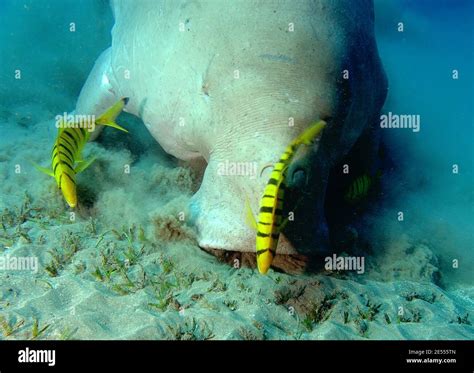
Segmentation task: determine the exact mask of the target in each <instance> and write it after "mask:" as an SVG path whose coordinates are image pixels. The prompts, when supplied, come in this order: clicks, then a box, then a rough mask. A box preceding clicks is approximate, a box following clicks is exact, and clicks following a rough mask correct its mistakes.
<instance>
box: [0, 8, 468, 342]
mask: <svg viewBox="0 0 474 373" xmlns="http://www.w3.org/2000/svg"><path fill="white" fill-rule="evenodd" d="M130 1H131V0H130ZM249 1H250V0H249ZM137 3H138V2H137ZM354 3H356V2H354ZM375 14H376V23H375V31H376V38H377V42H378V49H379V53H380V57H381V60H382V63H383V66H384V68H385V72H386V75H387V78H388V82H389V91H388V96H387V99H386V102H385V104H384V106H383V108H382V112H381V115H389V113H391V115H395V116H396V115H406V116H410V117H413V121H414V122H413V123H418V124H417V126H418V127H416V128H415V127H413V128H381V129H380V135H381V148H380V151H379V152H378V154H379V159H378V160H377V162H376V168H377V170H376V171H378V173H379V175H380V176H378V177H377V176H375V174H374V173H375V170H372V175H371V176H370V177H371V180H372V182H373V186H372V189H371V190H370V193H369V195H368V196H367V197H366V198H364V200H363V201H358V202H357V203H356V204H355V205H351V204H349V205H348V204H347V203H345V202H343V196H342V194H341V193H344V190H345V189H344V190H341V191H338V192H337V193H336V192H334V195H332V194H331V193H328V199H331V198H333V199H334V200H335V201H330V202H328V204H327V205H326V209H327V210H326V214H327V216H328V219H329V223H330V225H329V229H330V234H331V242H332V243H333V244H334V245H335V246H337V249H338V254H341V255H358V256H359V257H360V256H363V257H364V258H365V265H366V267H365V271H363V272H362V273H360V276H357V275H355V274H354V273H344V272H338V271H335V272H334V271H333V272H331V271H324V270H322V269H321V268H318V270H317V271H315V272H310V273H305V274H291V273H290V274H287V273H281V272H277V271H271V273H270V274H269V275H268V276H267V277H260V276H259V274H258V272H257V271H256V270H255V269H254V268H252V263H253V262H254V260H255V259H254V258H253V259H250V260H249V261H250V262H251V264H250V265H249V266H244V267H243V268H242V269H240V267H239V269H238V270H237V269H236V268H235V267H233V266H232V264H233V262H232V261H230V264H231V265H229V264H228V263H229V260H227V262H228V263H227V264H226V263H220V262H218V261H217V260H216V259H215V258H214V257H213V256H211V255H208V254H206V253H204V252H203V251H202V250H200V249H199V247H198V245H197V244H196V238H195V233H194V232H193V227H192V225H191V226H188V225H186V224H181V221H180V219H179V214H180V213H181V212H182V211H183V210H184V207H183V206H185V205H187V204H188V202H189V199H190V198H191V196H192V194H193V193H195V192H196V190H197V189H198V188H199V183H200V178H201V176H202V175H199V173H197V174H196V173H195V171H194V170H190V169H189V168H188V167H187V166H186V165H185V163H183V162H179V161H178V160H176V159H175V158H174V157H172V156H170V155H168V154H166V153H165V152H164V150H163V149H162V148H161V147H160V146H159V144H158V143H157V142H156V141H155V140H154V139H153V138H152V137H151V136H150V134H149V133H148V131H147V129H146V127H145V125H144V124H143V122H142V121H141V120H140V119H138V118H135V117H133V116H132V115H129V114H123V115H121V116H120V117H119V120H118V122H119V123H120V124H123V125H124V126H125V127H126V128H128V129H129V130H130V132H131V133H132V135H131V136H125V135H124V134H122V133H120V132H118V131H115V130H113V129H106V130H105V131H104V132H103V133H102V134H101V135H100V136H99V138H98V141H97V142H95V143H93V144H90V145H88V146H87V154H94V155H97V156H98V160H97V161H96V162H95V164H94V165H93V166H91V169H90V170H88V171H87V172H85V173H84V174H83V175H81V177H80V178H78V183H79V184H80V185H81V188H82V189H81V190H80V193H79V197H80V199H81V200H82V201H83V206H84V207H83V208H82V209H79V210H78V211H77V215H74V219H72V217H71V215H70V213H71V210H70V209H68V208H67V206H66V205H65V204H64V202H63V201H62V197H61V195H60V194H59V193H58V191H57V189H56V188H55V184H54V181H53V180H52V179H48V178H47V177H46V176H43V175H41V174H39V173H38V172H37V171H36V170H35V169H34V168H33V167H32V166H31V163H30V162H31V161H33V162H36V163H40V164H41V165H43V166H45V165H47V164H48V162H49V152H50V149H51V146H52V143H53V141H54V138H55V136H56V129H55V128H54V123H53V118H54V116H55V115H57V114H58V113H63V112H64V111H68V112H69V111H71V110H74V108H75V104H76V101H77V98H78V96H79V93H80V91H81V88H82V87H83V85H84V82H85V81H86V79H87V77H88V74H89V72H90V71H91V69H92V67H93V65H94V62H95V61H96V59H97V57H98V56H99V55H100V53H101V52H102V51H103V50H105V49H106V48H107V47H108V46H110V44H111V34H110V33H111V29H112V27H113V24H114V19H113V14H112V11H111V10H110V7H109V4H108V2H107V1H99V0H96V1H92V0H90V1H86V0H84V1H72V0H66V1H61V0H56V1H54V0H36V1H33V0H30V1H27V0H25V1H19V0H0V25H1V26H0V61H1V62H0V82H1V84H0V125H1V127H0V130H1V133H2V136H1V138H0V181H1V184H0V210H1V211H2V224H3V231H2V234H1V235H0V239H1V245H2V246H1V249H0V255H1V256H3V257H6V256H7V255H11V256H16V257H37V258H39V267H38V269H37V271H33V272H31V271H30V272H28V271H26V272H25V271H20V272H15V271H12V272H9V271H5V270H2V271H0V317H2V320H7V323H9V324H10V325H17V324H19V326H18V330H15V331H14V332H13V333H12V334H10V333H5V330H4V329H5V328H3V333H2V334H0V338H2V339H24V338H30V337H32V335H31V325H32V324H33V320H35V319H36V320H39V322H40V325H49V328H48V329H47V330H45V331H44V334H43V335H42V336H41V337H43V338H46V339H70V338H72V339H74V338H78V339H93V338H100V339H117V338H121V339H144V338H149V339H212V338H215V339H367V338H369V339H420V338H421V339H423V338H433V339H444V338H453V339H472V338H473V337H474V328H473V327H472V325H471V323H472V315H470V312H471V313H472V309H473V307H474V284H473V282H474V278H473V276H472V268H473V266H474V250H473V243H474V219H473V217H474V188H473V186H474V170H473V166H474V150H473V149H474V148H473V147H472V140H473V139H474V112H473V111H474V109H473V107H474V76H473V69H472V67H473V63H474V40H473V39H474V30H473V27H474V26H473V24H474V23H473V17H474V2H472V1H461V0H457V1H448V0H429V1H428V0H426V1H422V0H412V1H408V0H399V1H392V0H376V1H375ZM400 22H401V23H402V25H400ZM401 27H403V29H401ZM263 55H266V56H267V57H268V56H270V57H272V56H273V57H275V56H274V55H267V54H263ZM276 56H277V57H278V58H273V57H272V58H271V59H270V60H277V61H280V62H288V61H289V59H288V57H287V56H280V55H276ZM418 121H419V122H418ZM18 165H19V166H20V172H18V173H16V171H15V170H16V167H17V166H18ZM124 165H133V170H134V171H133V172H134V175H138V177H134V178H129V177H127V176H124V175H123V172H122V169H123V167H124ZM117 170H119V171H120V172H119V171H117ZM333 183H335V182H334V181H333ZM336 184H337V183H336ZM330 185H331V181H330ZM335 189H337V188H336V187H335ZM339 192H340V193H339ZM338 193H339V194H338ZM25 211H27V213H25ZM400 213H403V214H402V215H403V219H400ZM341 214H343V215H341ZM331 230H332V231H331ZM348 237H349V238H348ZM71 248H74V250H72V249H71ZM342 253H345V254H342ZM232 258H233V257H231V259H232ZM239 258H240V257H239ZM244 261H245V260H244V259H242V262H244ZM253 264H254V263H253ZM253 267H254V266H253ZM97 271H99V272H97ZM107 271H109V272H107ZM127 281H128V282H127ZM10 289H13V290H10ZM400 307H401V308H402V310H403V312H402V314H400ZM130 312H134V313H136V317H135V318H134V319H133V320H130V319H131V318H130V316H129V315H130ZM134 315H135V314H134ZM368 315H372V316H368ZM22 320H23V322H21V321H22ZM387 320H390V321H387ZM420 320H421V321H420ZM195 324H196V325H198V327H195Z"/></svg>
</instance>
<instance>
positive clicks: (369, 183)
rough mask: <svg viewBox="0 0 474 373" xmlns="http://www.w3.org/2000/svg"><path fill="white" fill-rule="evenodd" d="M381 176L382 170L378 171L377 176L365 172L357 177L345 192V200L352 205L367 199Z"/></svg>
mask: <svg viewBox="0 0 474 373" xmlns="http://www.w3.org/2000/svg"><path fill="white" fill-rule="evenodd" d="M380 177H381V172H380V171H378V172H377V173H376V175H375V176H370V175H369V174H368V173H364V174H362V175H361V176H359V177H357V178H355V179H354V181H352V183H350V184H349V186H348V188H347V190H346V192H345V194H344V200H345V201H346V202H347V203H349V204H352V205H354V204H356V203H359V202H361V201H363V200H365V199H366V198H367V196H368V195H369V192H370V191H371V189H372V188H373V187H374V184H375V183H376V181H377V180H378V179H380Z"/></svg>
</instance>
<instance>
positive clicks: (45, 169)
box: [30, 161, 54, 177]
mask: <svg viewBox="0 0 474 373" xmlns="http://www.w3.org/2000/svg"><path fill="white" fill-rule="evenodd" d="M30 163H31V164H32V165H33V166H34V167H35V168H36V169H37V170H38V171H40V172H42V173H44V174H46V175H48V176H51V177H54V173H53V170H52V169H50V168H46V167H42V166H40V165H39V164H37V163H35V162H32V161H30Z"/></svg>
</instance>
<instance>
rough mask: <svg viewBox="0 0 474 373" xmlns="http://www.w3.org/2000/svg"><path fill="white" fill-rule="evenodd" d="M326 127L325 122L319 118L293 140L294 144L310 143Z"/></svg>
mask: <svg viewBox="0 0 474 373" xmlns="http://www.w3.org/2000/svg"><path fill="white" fill-rule="evenodd" d="M324 127H326V122H325V121H324V120H320V121H318V122H316V123H313V124H311V126H309V127H308V128H307V129H306V130H305V131H304V132H303V133H302V134H301V135H299V136H298V137H297V138H296V140H295V141H294V143H295V145H300V144H304V145H310V144H311V143H312V142H313V141H314V139H315V138H316V137H317V136H318V135H319V134H320V133H321V131H322V130H323V129H324Z"/></svg>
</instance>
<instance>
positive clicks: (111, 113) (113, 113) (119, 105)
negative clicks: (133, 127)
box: [95, 97, 128, 132]
mask: <svg viewBox="0 0 474 373" xmlns="http://www.w3.org/2000/svg"><path fill="white" fill-rule="evenodd" d="M127 102H128V97H124V98H122V99H120V100H119V101H117V102H116V103H115V104H114V105H112V106H111V107H110V108H108V109H107V110H106V111H105V112H104V113H103V114H101V115H100V116H99V118H97V120H96V121H95V123H96V124H98V125H102V126H109V127H113V128H116V129H118V130H120V131H124V132H128V131H127V130H126V129H125V128H123V127H121V126H119V125H118V124H117V123H115V119H116V118H117V117H118V115H119V114H120V113H121V112H122V110H123V108H124V107H125V105H126V104H127Z"/></svg>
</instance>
